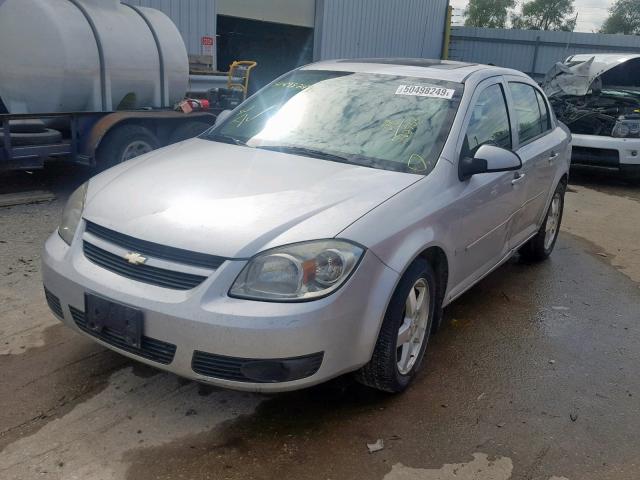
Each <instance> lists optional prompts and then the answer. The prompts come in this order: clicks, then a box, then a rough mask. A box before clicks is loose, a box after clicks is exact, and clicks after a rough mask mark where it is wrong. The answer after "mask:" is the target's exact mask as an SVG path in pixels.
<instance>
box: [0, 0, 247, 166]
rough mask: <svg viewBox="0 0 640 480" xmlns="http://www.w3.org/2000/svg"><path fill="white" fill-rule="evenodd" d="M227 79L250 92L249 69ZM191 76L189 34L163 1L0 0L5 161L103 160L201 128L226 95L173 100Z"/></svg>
mask: <svg viewBox="0 0 640 480" xmlns="http://www.w3.org/2000/svg"><path fill="white" fill-rule="evenodd" d="M240 65H242V62H241V64H240ZM244 70H245V72H246V68H245V69H244ZM243 82H244V83H243ZM200 83H202V82H200ZM228 83H229V84H233V85H236V86H237V85H240V86H242V85H244V87H245V88H244V96H246V87H247V84H248V73H247V75H246V78H244V80H243V81H238V79H237V78H235V77H232V76H231V74H230V75H229V77H228ZM189 84H190V77H189V61H188V56H187V51H186V48H185V44H184V41H183V39H182V37H181V35H180V32H179V31H178V29H177V28H176V26H175V25H174V23H173V22H172V21H171V20H170V19H169V17H167V16H166V15H165V14H164V13H162V12H160V11H159V10H156V9H152V8H144V7H136V6H133V5H128V4H126V3H123V2H120V1H119V0H0V171H2V170H11V169H35V168H41V167H42V166H43V165H44V162H45V160H47V159H60V160H64V161H69V162H74V163H78V164H85V165H90V166H97V167H99V168H106V167H109V166H112V165H114V164H117V163H120V162H122V161H126V160H128V159H130V158H133V157H136V156H138V155H141V154H143V153H147V152H149V151H151V150H154V149H156V148H158V147H161V146H164V145H168V144H171V143H175V142H178V141H181V140H184V139H186V138H190V137H193V136H195V135H197V134H199V133H202V132H203V131H204V130H206V129H207V128H209V126H211V125H212V124H213V123H214V122H215V118H216V114H217V113H219V112H220V111H221V110H223V109H225V108H228V105H221V104H220V102H217V103H214V105H213V107H212V108H211V109H210V110H207V111H203V110H202V111H196V110H193V109H180V110H176V108H175V105H176V104H177V103H178V102H180V101H181V100H183V99H184V98H185V93H186V92H187V90H188V86H189ZM233 93H234V94H235V93H237V89H236V90H233ZM237 97H238V95H226V96H224V95H223V96H221V98H226V99H231V103H232V106H233V105H235V104H237V103H239V101H238V98H237ZM234 101H235V103H233V102H234ZM240 101H241V100H240ZM203 103H204V102H203ZM186 112H189V113H186Z"/></svg>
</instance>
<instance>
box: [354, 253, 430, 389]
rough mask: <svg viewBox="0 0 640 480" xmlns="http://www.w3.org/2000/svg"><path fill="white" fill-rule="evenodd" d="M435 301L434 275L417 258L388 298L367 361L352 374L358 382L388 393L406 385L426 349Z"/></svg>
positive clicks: (426, 264)
mask: <svg viewBox="0 0 640 480" xmlns="http://www.w3.org/2000/svg"><path fill="white" fill-rule="evenodd" d="M436 302H437V296H436V277H435V273H434V272H433V269H432V268H431V266H430V265H429V264H428V263H427V262H426V261H425V260H422V259H418V260H416V261H415V262H413V264H411V266H410V267H409V269H408V270H407V271H406V272H405V274H404V275H403V276H402V279H401V280H400V283H399V284H398V287H397V288H396V291H395V292H394V294H393V297H392V298H391V302H390V303H389V307H388V308H387V312H386V314H385V318H384V320H383V322H382V327H381V329H380V333H379V335H378V340H377V342H376V346H375V349H374V352H373V356H372V357H371V361H369V363H367V364H366V365H365V366H364V367H362V369H360V370H359V371H358V372H357V373H356V379H357V380H358V381H359V382H360V383H363V384H365V385H367V386H370V387H373V388H376V389H378V390H383V391H386V392H392V393H397V392H401V391H403V390H404V389H405V388H407V387H408V386H409V384H410V383H411V381H412V380H413V377H414V376H415V374H416V372H417V371H418V369H419V368H420V364H421V363H422V359H423V357H424V353H425V350H426V348H427V343H428V341H429V336H430V333H431V326H432V324H433V318H434V313H435V307H436Z"/></svg>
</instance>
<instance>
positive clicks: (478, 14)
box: [464, 0, 516, 28]
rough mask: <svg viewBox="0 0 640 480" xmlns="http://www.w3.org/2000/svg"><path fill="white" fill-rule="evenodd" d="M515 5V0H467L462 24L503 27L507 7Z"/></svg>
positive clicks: (505, 22)
mask: <svg viewBox="0 0 640 480" xmlns="http://www.w3.org/2000/svg"><path fill="white" fill-rule="evenodd" d="M515 6H516V2H515V0H469V4H468V5H467V8H466V9H465V11H464V16H465V21H464V25H465V26H466V27H485V28H504V27H505V25H506V24H507V9H508V8H513V7H515Z"/></svg>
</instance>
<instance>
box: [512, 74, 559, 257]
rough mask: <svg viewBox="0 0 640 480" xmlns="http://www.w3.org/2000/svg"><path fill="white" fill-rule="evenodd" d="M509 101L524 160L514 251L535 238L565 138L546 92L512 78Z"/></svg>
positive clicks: (517, 178)
mask: <svg viewBox="0 0 640 480" xmlns="http://www.w3.org/2000/svg"><path fill="white" fill-rule="evenodd" d="M507 80H508V87H509V88H508V93H509V94H508V98H509V104H510V109H511V111H512V115H513V117H514V120H515V123H516V129H515V130H516V131H515V133H516V135H515V137H516V138H515V142H516V145H515V152H516V153H517V154H518V155H519V156H520V158H521V159H522V169H521V172H520V174H519V175H516V176H515V177H514V179H513V182H514V184H519V190H518V191H519V194H520V203H521V207H520V210H519V211H518V213H517V214H516V215H515V217H514V219H513V224H512V232H511V240H510V242H511V245H510V246H511V248H515V247H517V246H519V245H520V244H522V243H523V242H524V241H525V240H527V239H528V238H529V237H531V236H532V235H533V234H534V233H535V232H536V231H537V230H538V228H539V225H538V223H539V221H540V219H541V217H542V213H543V210H544V208H545V204H546V201H547V198H548V194H549V189H550V188H552V182H553V173H554V170H555V166H554V162H555V161H556V157H558V154H559V150H560V147H561V135H555V134H554V130H555V126H554V125H553V123H552V122H553V119H552V116H551V114H550V111H549V106H548V104H547V102H546V99H545V97H544V95H543V94H542V92H541V91H540V90H539V89H538V88H537V87H535V86H534V85H532V84H529V83H526V82H525V81H523V79H522V78H521V77H508V78H507Z"/></svg>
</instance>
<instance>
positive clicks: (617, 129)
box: [611, 114, 640, 138]
mask: <svg viewBox="0 0 640 480" xmlns="http://www.w3.org/2000/svg"><path fill="white" fill-rule="evenodd" d="M611 136H612V137H618V138H625V137H640V115H635V114H634V115H628V116H621V117H619V118H618V121H617V122H616V124H615V126H614V127H613V131H612V132H611Z"/></svg>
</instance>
